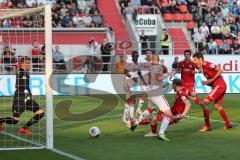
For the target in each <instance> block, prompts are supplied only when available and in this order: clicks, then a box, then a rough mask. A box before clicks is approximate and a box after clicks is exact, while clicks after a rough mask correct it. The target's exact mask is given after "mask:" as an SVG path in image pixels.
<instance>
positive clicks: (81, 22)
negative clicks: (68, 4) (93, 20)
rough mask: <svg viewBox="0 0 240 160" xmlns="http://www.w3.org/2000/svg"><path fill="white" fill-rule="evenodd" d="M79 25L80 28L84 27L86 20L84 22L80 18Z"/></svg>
mask: <svg viewBox="0 0 240 160" xmlns="http://www.w3.org/2000/svg"><path fill="white" fill-rule="evenodd" d="M78 27H79V28H84V27H86V26H85V24H84V22H83V20H80V22H79V26H78Z"/></svg>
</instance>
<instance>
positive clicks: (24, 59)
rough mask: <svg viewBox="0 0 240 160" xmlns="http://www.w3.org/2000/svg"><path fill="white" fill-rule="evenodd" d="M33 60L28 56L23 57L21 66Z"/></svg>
mask: <svg viewBox="0 0 240 160" xmlns="http://www.w3.org/2000/svg"><path fill="white" fill-rule="evenodd" d="M30 60H31V59H30V58H29V57H27V56H24V57H21V60H20V64H22V63H25V62H26V61H30Z"/></svg>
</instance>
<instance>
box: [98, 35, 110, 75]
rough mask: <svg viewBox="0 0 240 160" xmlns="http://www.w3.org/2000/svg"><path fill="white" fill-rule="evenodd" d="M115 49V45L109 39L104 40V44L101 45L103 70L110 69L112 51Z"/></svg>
mask: <svg viewBox="0 0 240 160" xmlns="http://www.w3.org/2000/svg"><path fill="white" fill-rule="evenodd" d="M112 49H113V46H112V44H111V43H109V42H107V39H104V40H103V44H102V45H101V48H100V50H101V52H102V62H103V68H102V71H108V70H109V64H108V63H109V62H110V60H111V51H112Z"/></svg>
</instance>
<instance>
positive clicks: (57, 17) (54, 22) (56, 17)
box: [52, 13, 61, 27]
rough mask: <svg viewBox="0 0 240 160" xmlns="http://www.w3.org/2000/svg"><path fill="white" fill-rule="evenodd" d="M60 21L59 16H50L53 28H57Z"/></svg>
mask: <svg viewBox="0 0 240 160" xmlns="http://www.w3.org/2000/svg"><path fill="white" fill-rule="evenodd" d="M60 21H61V18H60V17H59V15H58V14H57V13H53V16H52V26H53V27H57V25H58V23H59V22H60Z"/></svg>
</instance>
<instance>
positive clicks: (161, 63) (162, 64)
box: [160, 59, 168, 73]
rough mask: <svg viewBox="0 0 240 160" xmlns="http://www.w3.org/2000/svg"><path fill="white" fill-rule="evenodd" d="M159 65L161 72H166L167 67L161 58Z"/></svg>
mask: <svg viewBox="0 0 240 160" xmlns="http://www.w3.org/2000/svg"><path fill="white" fill-rule="evenodd" d="M160 65H161V67H162V72H163V73H167V72H168V68H167V66H166V65H165V64H164V60H163V59H162V60H161V61H160Z"/></svg>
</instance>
